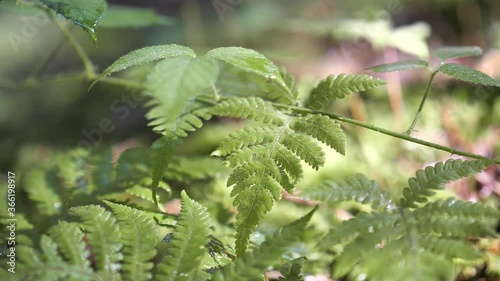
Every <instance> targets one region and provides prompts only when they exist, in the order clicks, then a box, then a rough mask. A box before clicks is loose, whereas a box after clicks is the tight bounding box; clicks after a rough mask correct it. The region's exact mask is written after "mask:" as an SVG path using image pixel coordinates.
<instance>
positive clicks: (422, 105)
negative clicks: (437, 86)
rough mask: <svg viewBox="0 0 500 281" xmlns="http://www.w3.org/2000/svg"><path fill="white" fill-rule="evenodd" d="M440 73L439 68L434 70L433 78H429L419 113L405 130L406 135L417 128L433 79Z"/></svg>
mask: <svg viewBox="0 0 500 281" xmlns="http://www.w3.org/2000/svg"><path fill="white" fill-rule="evenodd" d="M437 73H438V71H437V70H435V71H433V72H432V74H431V78H430V79H429V83H427V87H426V88H425V93H424V97H423V98H422V101H421V102H420V106H419V107H418V110H417V113H416V114H415V118H413V121H412V122H411V125H410V128H408V130H406V131H405V132H404V134H406V135H410V134H411V133H412V132H413V128H415V125H416V124H417V121H418V118H419V117H420V112H422V109H423V108H424V104H425V100H426V99H427V95H428V94H429V92H430V90H431V85H432V81H434V77H436V74H437Z"/></svg>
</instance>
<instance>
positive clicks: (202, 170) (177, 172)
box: [165, 157, 229, 182]
mask: <svg viewBox="0 0 500 281" xmlns="http://www.w3.org/2000/svg"><path fill="white" fill-rule="evenodd" d="M228 173H229V171H228V169H227V168H226V167H224V166H223V165H222V161H221V160H220V159H218V158H214V157H179V158H175V159H174V161H172V163H171V164H170V165H169V167H168V170H167V171H166V173H165V177H166V178H167V179H171V180H176V181H179V182H190V181H193V180H204V179H210V178H214V177H216V176H217V175H219V174H228Z"/></svg>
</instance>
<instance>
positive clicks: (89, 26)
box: [40, 0, 107, 43]
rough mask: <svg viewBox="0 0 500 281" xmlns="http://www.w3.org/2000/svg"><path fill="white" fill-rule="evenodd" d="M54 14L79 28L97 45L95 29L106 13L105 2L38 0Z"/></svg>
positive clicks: (98, 0) (99, 0)
mask: <svg viewBox="0 0 500 281" xmlns="http://www.w3.org/2000/svg"><path fill="white" fill-rule="evenodd" d="M40 1H41V2H42V3H43V4H45V5H47V7H49V8H50V9H52V10H54V11H55V12H56V13H58V14H61V15H62V16H63V17H65V18H66V19H68V20H71V21H72V22H73V23H74V24H76V25H78V26H81V27H82V28H83V30H85V31H86V32H87V33H88V34H89V35H90V37H91V38H92V40H93V41H94V42H95V43H97V36H96V31H95V28H96V26H97V23H98V22H99V21H100V20H101V18H102V16H103V14H104V12H105V11H106V6H107V4H106V1H105V0H85V1H81V0H40Z"/></svg>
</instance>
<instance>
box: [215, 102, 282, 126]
mask: <svg viewBox="0 0 500 281" xmlns="http://www.w3.org/2000/svg"><path fill="white" fill-rule="evenodd" d="M211 112H212V114H215V115H218V116H224V117H232V118H245V119H252V120H255V121H261V122H263V123H272V124H275V125H278V126H279V125H283V123H284V121H283V117H282V116H281V114H280V113H278V111H277V110H275V109H274V108H273V106H272V104H271V103H270V102H267V101H264V100H263V99H261V98H257V97H250V98H229V99H227V100H226V101H223V102H221V103H219V104H218V105H216V106H215V107H214V108H213V109H212V111H211Z"/></svg>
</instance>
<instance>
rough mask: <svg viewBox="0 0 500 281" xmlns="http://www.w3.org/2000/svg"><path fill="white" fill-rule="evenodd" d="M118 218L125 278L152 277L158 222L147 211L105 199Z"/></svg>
mask: <svg viewBox="0 0 500 281" xmlns="http://www.w3.org/2000/svg"><path fill="white" fill-rule="evenodd" d="M104 203H106V205H108V206H109V207H110V208H111V209H112V210H113V213H114V214H115V216H116V217H117V218H118V225H119V226H120V230H121V240H120V241H121V243H122V244H123V250H122V253H123V266H122V269H121V270H122V271H123V272H124V274H123V276H124V280H131V281H140V280H149V279H151V277H152V274H151V270H152V268H153V263H152V262H151V260H152V259H153V258H154V257H155V255H156V244H157V242H158V240H157V238H156V224H155V222H154V220H153V219H152V218H151V217H150V216H148V215H147V214H146V213H144V212H142V211H140V210H137V209H133V208H130V207H128V206H125V205H120V204H115V203H111V202H108V201H104Z"/></svg>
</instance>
